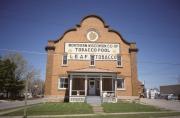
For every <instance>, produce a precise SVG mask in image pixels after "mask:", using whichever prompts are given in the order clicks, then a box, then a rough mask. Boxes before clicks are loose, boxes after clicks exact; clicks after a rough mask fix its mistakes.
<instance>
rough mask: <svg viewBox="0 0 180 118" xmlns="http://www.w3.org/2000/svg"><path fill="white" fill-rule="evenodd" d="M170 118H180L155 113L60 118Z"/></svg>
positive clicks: (175, 114)
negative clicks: (170, 117) (169, 117)
mask: <svg viewBox="0 0 180 118" xmlns="http://www.w3.org/2000/svg"><path fill="white" fill-rule="evenodd" d="M168 116H180V112H177V113H155V114H150V113H149V114H126V115H124V114H123V115H95V116H81V117H79V116H78V117H60V118H160V117H168Z"/></svg>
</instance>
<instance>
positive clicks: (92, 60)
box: [90, 55, 95, 66]
mask: <svg viewBox="0 0 180 118" xmlns="http://www.w3.org/2000/svg"><path fill="white" fill-rule="evenodd" d="M90 58H91V60H90V66H94V65H95V59H94V55H91V57H90Z"/></svg>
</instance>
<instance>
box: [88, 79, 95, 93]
mask: <svg viewBox="0 0 180 118" xmlns="http://www.w3.org/2000/svg"><path fill="white" fill-rule="evenodd" d="M95 88H96V87H95V80H94V79H91V80H89V95H96V89H95Z"/></svg>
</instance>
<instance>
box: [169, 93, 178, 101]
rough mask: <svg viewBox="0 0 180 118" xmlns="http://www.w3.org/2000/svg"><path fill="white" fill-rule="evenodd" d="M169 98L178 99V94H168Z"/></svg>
mask: <svg viewBox="0 0 180 118" xmlns="http://www.w3.org/2000/svg"><path fill="white" fill-rule="evenodd" d="M168 100H178V96H175V95H173V94H169V95H168Z"/></svg>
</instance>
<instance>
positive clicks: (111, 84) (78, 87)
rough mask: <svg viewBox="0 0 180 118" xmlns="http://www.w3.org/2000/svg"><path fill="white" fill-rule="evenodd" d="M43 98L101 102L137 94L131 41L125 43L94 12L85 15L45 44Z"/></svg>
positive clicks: (134, 49)
mask: <svg viewBox="0 0 180 118" xmlns="http://www.w3.org/2000/svg"><path fill="white" fill-rule="evenodd" d="M45 49H46V51H47V53H48V56H47V67H46V81H45V97H46V98H47V100H49V101H63V100H64V99H66V98H67V99H69V101H70V102H85V101H86V97H87V96H99V97H101V98H102V101H103V102H116V101H117V99H124V98H125V99H131V98H136V97H137V96H139V93H138V90H139V81H138V78H137V63H136V53H137V51H138V49H137V48H136V44H135V43H134V42H132V43H130V42H127V41H126V40H125V39H124V38H123V37H122V36H121V35H120V33H118V32H117V31H115V30H112V29H111V28H110V27H109V26H108V25H107V24H106V23H105V22H104V20H103V19H102V18H100V17H99V16H96V15H89V16H86V17H84V18H83V19H82V20H81V22H80V24H78V25H76V27H75V28H73V29H70V30H68V31H66V32H65V33H64V34H63V35H62V36H61V37H60V38H58V39H57V40H54V41H52V40H50V41H48V45H47V46H46V48H45Z"/></svg>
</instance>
